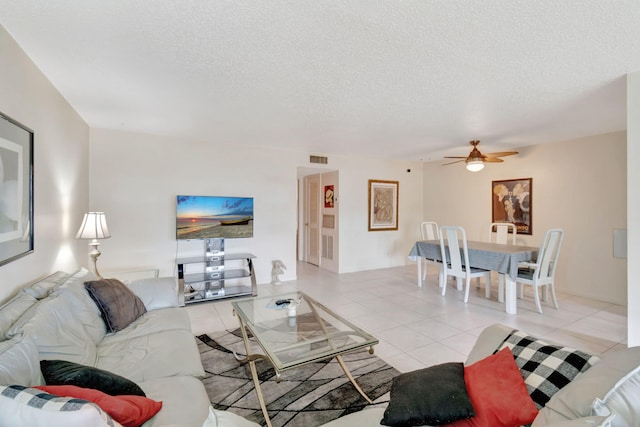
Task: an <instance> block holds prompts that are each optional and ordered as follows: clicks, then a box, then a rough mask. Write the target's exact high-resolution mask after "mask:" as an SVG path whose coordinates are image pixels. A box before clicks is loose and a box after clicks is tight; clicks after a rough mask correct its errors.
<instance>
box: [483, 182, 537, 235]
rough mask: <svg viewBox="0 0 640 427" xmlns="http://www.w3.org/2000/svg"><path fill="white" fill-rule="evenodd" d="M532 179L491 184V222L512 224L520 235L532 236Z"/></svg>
mask: <svg viewBox="0 0 640 427" xmlns="http://www.w3.org/2000/svg"><path fill="white" fill-rule="evenodd" d="M532 185H533V179H532V178H519V179H507V180H502V181H492V182H491V219H492V221H491V222H510V223H513V224H515V225H516V228H517V229H518V234H529V235H531V234H532V232H533V231H532V225H533V221H532V216H531V214H532V206H533V202H532Z"/></svg>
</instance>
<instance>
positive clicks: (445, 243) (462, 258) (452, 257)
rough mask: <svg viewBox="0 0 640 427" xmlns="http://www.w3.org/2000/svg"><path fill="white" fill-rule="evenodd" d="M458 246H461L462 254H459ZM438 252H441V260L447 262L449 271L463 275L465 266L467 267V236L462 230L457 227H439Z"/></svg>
mask: <svg viewBox="0 0 640 427" xmlns="http://www.w3.org/2000/svg"><path fill="white" fill-rule="evenodd" d="M460 245H462V254H461V253H460ZM447 248H449V251H448V254H447ZM440 251H441V252H442V259H443V260H445V259H446V260H447V263H448V264H449V267H448V268H449V269H450V270H452V271H454V272H459V273H464V271H465V266H468V265H469V250H468V249H467V234H466V233H465V231H464V228H462V227H457V226H442V227H440ZM447 255H448V256H447Z"/></svg>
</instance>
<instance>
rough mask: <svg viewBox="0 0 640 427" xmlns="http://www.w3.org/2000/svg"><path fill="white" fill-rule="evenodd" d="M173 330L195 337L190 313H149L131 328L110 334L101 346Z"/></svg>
mask: <svg viewBox="0 0 640 427" xmlns="http://www.w3.org/2000/svg"><path fill="white" fill-rule="evenodd" d="M101 322H102V320H101ZM173 330H178V331H186V332H188V333H189V335H193V333H192V332H191V320H190V319H189V313H188V312H187V310H185V309H184V308H159V309H157V310H153V311H147V312H146V313H145V314H143V315H142V316H140V317H138V318H137V319H136V320H134V321H133V322H131V323H130V324H129V326H127V327H126V328H124V329H122V330H120V331H118V333H117V334H108V335H107V336H105V337H104V339H103V340H102V342H101V343H100V346H104V345H109V344H111V343H115V342H118V341H128V340H130V339H132V338H136V337H141V336H144V335H149V334H155V333H159V332H165V331H173Z"/></svg>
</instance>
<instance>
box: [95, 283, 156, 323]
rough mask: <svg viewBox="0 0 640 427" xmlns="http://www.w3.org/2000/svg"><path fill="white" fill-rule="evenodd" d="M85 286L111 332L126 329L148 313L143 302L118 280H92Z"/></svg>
mask: <svg viewBox="0 0 640 427" xmlns="http://www.w3.org/2000/svg"><path fill="white" fill-rule="evenodd" d="M84 286H85V287H86V288H87V291H89V295H90V296H91V298H92V299H93V300H94V301H95V303H96V305H97V306H98V308H99V309H100V312H101V313H102V318H103V319H104V322H105V323H106V324H107V330H108V331H109V332H118V331H119V330H121V329H124V328H126V327H127V326H128V325H129V323H131V322H133V321H134V320H136V319H137V318H138V317H140V316H142V315H143V314H144V313H145V312H146V311H147V310H146V308H145V306H144V304H143V303H142V300H140V298H138V297H137V296H136V295H135V294H134V293H133V292H132V291H131V289H129V288H128V287H127V285H125V284H124V283H122V282H121V281H119V280H118V279H102V280H92V281H88V282H85V284H84Z"/></svg>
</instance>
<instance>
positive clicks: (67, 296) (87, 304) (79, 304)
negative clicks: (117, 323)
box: [53, 274, 107, 344]
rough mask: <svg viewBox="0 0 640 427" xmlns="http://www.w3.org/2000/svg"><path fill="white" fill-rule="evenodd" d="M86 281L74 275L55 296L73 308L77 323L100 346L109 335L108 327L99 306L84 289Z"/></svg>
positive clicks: (59, 288) (54, 293)
mask: <svg viewBox="0 0 640 427" xmlns="http://www.w3.org/2000/svg"><path fill="white" fill-rule="evenodd" d="M84 280H85V277H83V276H82V275H78V274H74V275H73V276H71V277H69V278H68V279H67V280H66V281H65V282H64V283H63V284H62V285H61V286H60V287H58V288H57V289H56V290H55V291H54V292H53V295H58V296H60V297H61V298H63V299H64V300H65V301H66V302H67V304H69V305H70V306H72V307H73V314H74V318H75V319H76V321H77V322H78V323H80V324H82V326H83V327H84V329H85V330H86V331H87V333H88V334H89V336H90V337H91V340H92V341H93V342H94V343H95V344H98V343H99V342H100V341H102V339H103V338H104V337H105V335H106V334H107V326H106V324H105V322H104V319H103V318H102V313H101V312H100V310H99V309H98V306H97V305H96V303H95V302H94V301H93V299H92V298H91V296H90V295H89V292H88V291H87V289H86V288H85V287H84Z"/></svg>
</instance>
